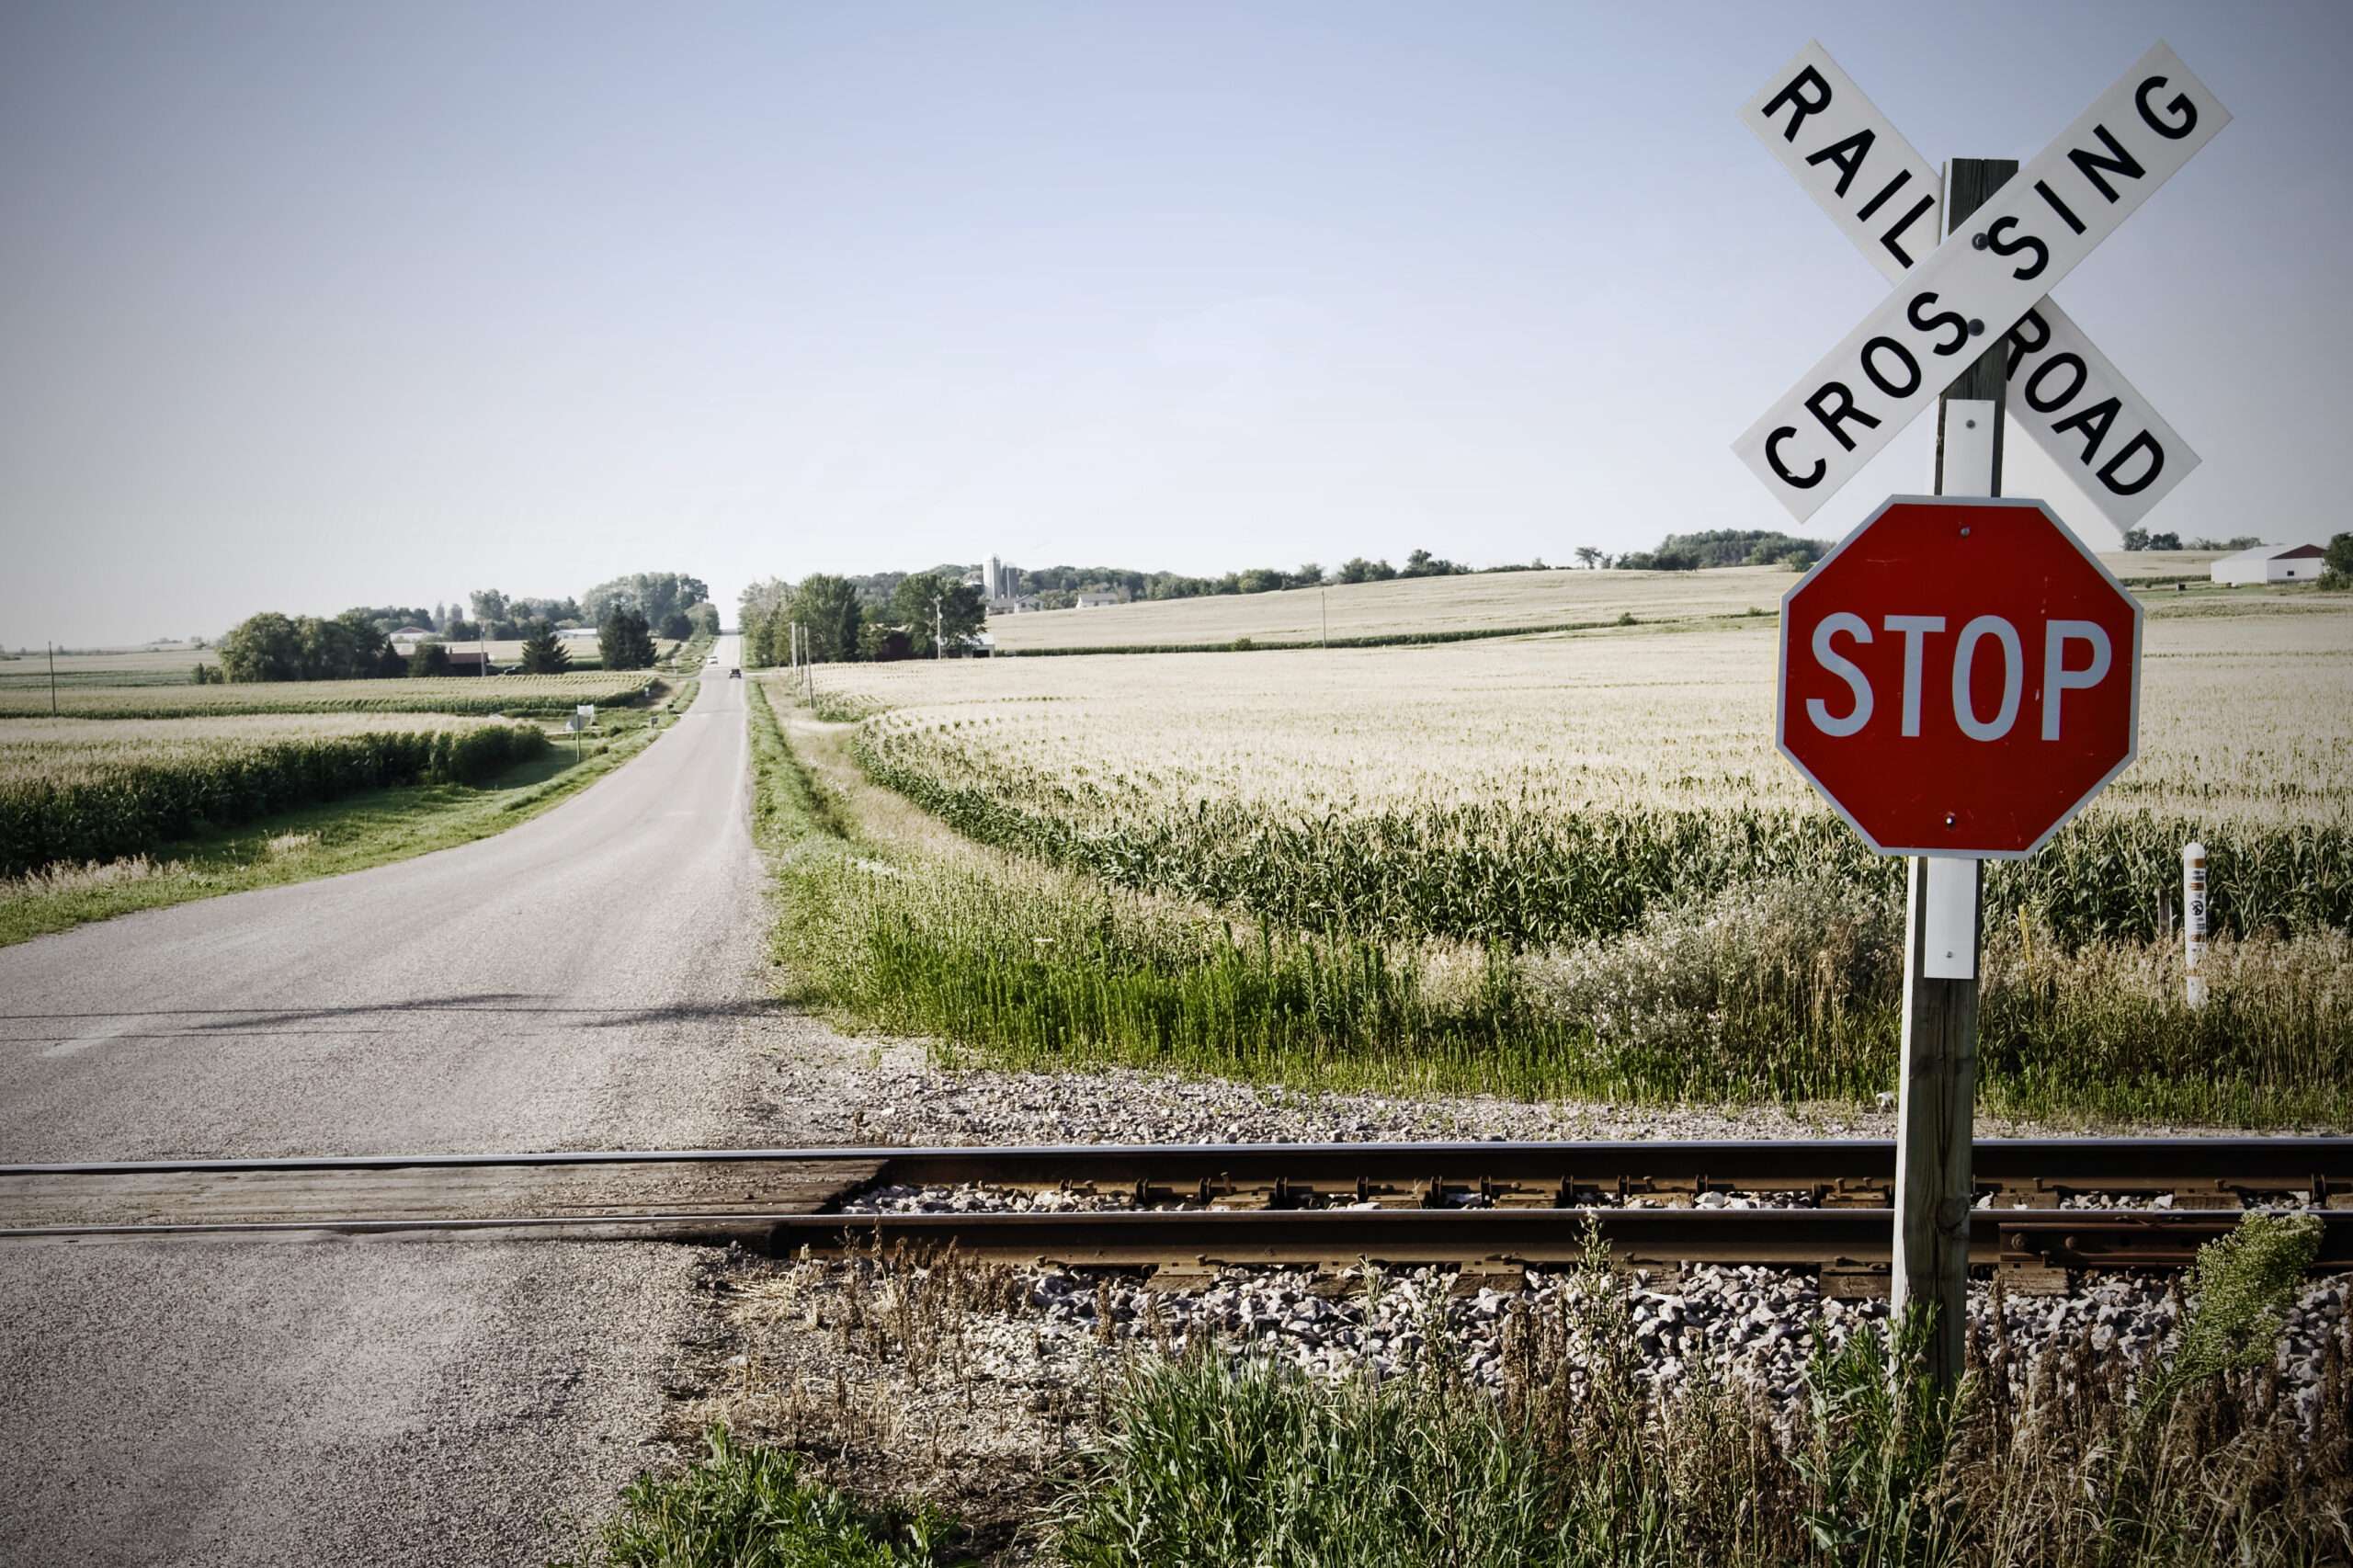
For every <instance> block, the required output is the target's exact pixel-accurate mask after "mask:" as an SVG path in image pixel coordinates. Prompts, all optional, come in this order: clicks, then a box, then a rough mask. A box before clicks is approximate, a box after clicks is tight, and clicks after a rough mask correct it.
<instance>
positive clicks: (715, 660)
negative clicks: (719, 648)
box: [703, 653, 719, 665]
mask: <svg viewBox="0 0 2353 1568" xmlns="http://www.w3.org/2000/svg"><path fill="white" fill-rule="evenodd" d="M703 663H704V664H706V665H715V664H717V663H719V655H718V654H716V653H713V654H712V655H711V656H710V658H708V659H705V660H704V661H703Z"/></svg>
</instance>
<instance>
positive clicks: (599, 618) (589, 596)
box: [580, 572, 710, 626]
mask: <svg viewBox="0 0 2353 1568" xmlns="http://www.w3.org/2000/svg"><path fill="white" fill-rule="evenodd" d="M709 597H710V587H709V586H708V585H706V584H705V583H704V582H703V580H702V579H701V578H699V577H689V576H688V575H686V574H684V573H680V572H631V573H630V574H628V575H626V576H621V577H615V578H613V579H612V580H611V581H609V582H604V583H599V584H597V585H596V586H595V587H593V588H591V589H589V590H588V591H587V592H586V593H585V594H583V595H581V596H580V611H581V614H582V616H583V617H584V618H585V619H589V620H593V621H595V622H596V623H597V625H599V626H602V625H604V624H605V617H606V615H607V613H608V612H609V611H611V610H614V609H619V608H629V609H634V610H636V611H637V612H638V613H639V614H640V615H642V616H643V617H645V620H646V624H647V625H649V626H660V625H662V624H663V623H664V622H665V621H667V620H668V619H670V617H671V616H672V615H673V614H681V613H684V611H685V610H686V608H687V607H688V606H689V605H691V604H694V603H695V602H696V601H698V600H699V599H707V598H709Z"/></svg>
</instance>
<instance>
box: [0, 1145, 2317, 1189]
mask: <svg viewBox="0 0 2353 1568" xmlns="http://www.w3.org/2000/svg"><path fill="white" fill-rule="evenodd" d="M1974 1150H1975V1153H1974V1164H1975V1169H1976V1174H1977V1177H1978V1180H1979V1182H1980V1183H1981V1184H1984V1183H1994V1184H1999V1185H2004V1186H2018V1185H2026V1184H2029V1183H2035V1182H2040V1183H2041V1184H2043V1185H2045V1186H2052V1187H2055V1186H2058V1185H2061V1184H2074V1185H2076V1186H2081V1187H2086V1188H2087V1189H2088V1188H2090V1187H2091V1186H2092V1184H2094V1183H2097V1182H2110V1183H2119V1182H2120V1183H2124V1184H2126V1187H2131V1186H2138V1185H2152V1184H2156V1185H2162V1184H2173V1185H2178V1184H2180V1183H2183V1182H2188V1183H2192V1184H2199V1183H2205V1182H2211V1181H2214V1180H2224V1179H2227V1180H2236V1181H2240V1182H2244V1183H2247V1184H2249V1185H2256V1184H2261V1185H2267V1186H2268V1185H2279V1186H2281V1187H2282V1189H2283V1190H2285V1189H2288V1188H2294V1187H2302V1186H2304V1185H2306V1184H2308V1183H2311V1182H2313V1181H2314V1180H2320V1181H2324V1182H2325V1183H2326V1184H2328V1189H2329V1190H2330V1191H2336V1190H2338V1184H2339V1183H2343V1184H2346V1187H2348V1188H2353V1137H2331V1138H2289V1137H2280V1138H2266V1137H2225V1138H1984V1139H1979V1140H1978V1141H1977V1142H1976V1143H1975V1145H1974ZM870 1161H881V1162H882V1163H883V1164H884V1165H885V1167H886V1176H884V1178H883V1179H885V1180H890V1181H893V1182H898V1183H905V1184H914V1183H932V1184H962V1183H972V1182H995V1183H1002V1184H1006V1185H1010V1186H1029V1185H1040V1184H1046V1185H1058V1184H1061V1183H1064V1182H1075V1181H1079V1180H1084V1179H1087V1178H1089V1177H1097V1179H1100V1176H1102V1175H1103V1174H1106V1173H1113V1172H1123V1171H1130V1170H1135V1169H1147V1170H1149V1171H1150V1172H1152V1173H1154V1175H1155V1176H1160V1177H1161V1178H1162V1179H1165V1180H1168V1181H1171V1182H1188V1181H1198V1180H1199V1179H1202V1178H1204V1177H1207V1178H1219V1177H1225V1178H1239V1177H1241V1176H1245V1175H1246V1176H1249V1177H1251V1178H1256V1177H1259V1176H1299V1177H1301V1178H1302V1179H1315V1178H1317V1177H1323V1176H1332V1175H1335V1174H1345V1175H1347V1176H1353V1175H1355V1174H1356V1173H1357V1172H1358V1171H1359V1170H1361V1169H1363V1168H1364V1167H1365V1166H1367V1165H1393V1166H1397V1167H1400V1168H1407V1169H1412V1168H1420V1169H1425V1170H1429V1171H1434V1172H1445V1173H1458V1172H1459V1173H1465V1174H1478V1175H1484V1176H1490V1177H1492V1178H1494V1179H1496V1180H1520V1179H1525V1180H1534V1181H1554V1180H1558V1179H1560V1177H1561V1176H1562V1175H1563V1173H1564V1172H1565V1173H1569V1174H1572V1175H1574V1176H1579V1177H1584V1176H1587V1175H1591V1176H1595V1177H1608V1178H1611V1179H1615V1178H1617V1177H1619V1176H1635V1177H1638V1178H1642V1179H1650V1180H1668V1181H1690V1180H1704V1181H1706V1182H1709V1183H1711V1184H1730V1183H1738V1184H1745V1185H1746V1186H1747V1187H1749V1188H1750V1189H1753V1190H1766V1189H1769V1188H1770V1187H1771V1186H1772V1184H1774V1183H1776V1182H1779V1183H1784V1184H1786V1185H1787V1187H1790V1188H1792V1189H1793V1188H1798V1187H1806V1186H1811V1185H1817V1184H1819V1183H1821V1182H1824V1181H1828V1182H1836V1181H1840V1180H1847V1181H1858V1180H1863V1181H1868V1180H1880V1179H1887V1180H1892V1179H1893V1176H1894V1171H1895V1145H1894V1143H1893V1142H1891V1141H1889V1140H1887V1139H1870V1138H1834V1139H1809V1140H1775V1139H1747V1140H1732V1139H1725V1140H1691V1141H1687V1140H1676V1141H1667V1140H1620V1141H1596V1142H1503V1141H1494V1142H1411V1143H1396V1142H1367V1143H1188V1144H1154V1143H1144V1144H1117V1143H1089V1144H1039V1145H1015V1146H1003V1147H998V1146H986V1145H943V1146H934V1147H911V1148H901V1147H893V1146H890V1145H879V1146H863V1147H857V1146H847V1145H843V1146H832V1147H817V1148H806V1149H790V1148H779V1149H645V1150H640V1149H609V1150H556V1151H550V1152H547V1153H472V1154H358V1155H283V1156H265V1157H260V1158H222V1159H195V1160H111V1161H97V1162H80V1163H31V1164H16V1165H0V1180H6V1179H8V1178H11V1177H17V1176H140V1175H163V1174H235V1173H242V1172H256V1173H259V1172H286V1171H313V1172H335V1171H389V1170H413V1169H434V1168H440V1169H451V1168H472V1169H501V1168H513V1167H534V1168H544V1167H553V1166H563V1165H700V1164H711V1163H739V1162H740V1163H745V1164H802V1165H806V1164H824V1163H835V1162H870Z"/></svg>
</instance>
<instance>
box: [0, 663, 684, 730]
mask: <svg viewBox="0 0 2353 1568" xmlns="http://www.w3.org/2000/svg"><path fill="white" fill-rule="evenodd" d="M653 684H654V672H653V671H651V670H615V671H612V672H609V673H608V672H606V671H602V670H585V671H581V672H578V673H576V674H571V675H560V676H428V677H425V678H422V679H416V680H315V681H256V682H254V683H252V684H249V685H239V686H189V685H182V686H150V685H122V686H76V685H68V684H64V683H63V682H61V684H60V686H59V688H58V691H57V695H56V702H57V711H58V713H59V715H60V716H62V717H65V718H77V719H176V718H183V717H189V716H196V715H202V714H214V713H217V714H239V713H548V712H562V711H564V710H568V709H570V708H572V707H574V705H575V704H578V703H583V702H594V703H599V704H618V703H625V702H634V701H637V700H639V699H642V697H644V695H645V693H646V691H647V689H648V688H649V687H652V686H653ZM50 701H51V696H50V691H49V688H48V687H47V686H46V685H43V684H34V683H30V682H21V683H15V684H7V685H0V717H6V716H12V715H40V716H47V715H48V713H49V711H50Z"/></svg>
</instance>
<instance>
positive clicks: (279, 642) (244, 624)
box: [221, 610, 302, 682]
mask: <svg viewBox="0 0 2353 1568" xmlns="http://www.w3.org/2000/svg"><path fill="white" fill-rule="evenodd" d="M221 673H222V676H225V677H226V678H228V679H230V680H233V681H240V682H243V681H257V680H300V679H301V678H302V640H301V633H300V632H298V631H296V630H295V627H294V622H293V621H291V620H290V619H287V618H286V617H285V616H282V615H280V614H278V612H277V611H276V610H264V611H262V612H261V613H260V614H259V615H250V616H247V617H246V618H245V619H243V620H241V621H239V622H238V623H237V624H236V625H234V626H233V627H231V628H230V629H229V631H228V634H227V635H226V636H224V637H222V639H221Z"/></svg>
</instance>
